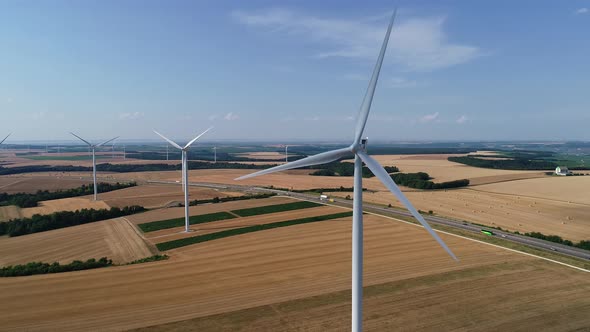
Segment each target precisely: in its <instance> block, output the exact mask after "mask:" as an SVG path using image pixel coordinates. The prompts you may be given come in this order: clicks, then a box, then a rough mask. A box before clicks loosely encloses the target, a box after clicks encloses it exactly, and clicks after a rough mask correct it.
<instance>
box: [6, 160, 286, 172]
mask: <svg viewBox="0 0 590 332" xmlns="http://www.w3.org/2000/svg"><path fill="white" fill-rule="evenodd" d="M272 166H276V165H255V164H244V163H230V162H217V163H210V162H205V161H189V168H190V169H263V168H267V167H272ZM180 169H181V165H180V163H179V164H175V165H169V164H144V165H141V164H110V163H104V164H98V165H96V170H97V171H100V172H113V173H130V172H160V171H178V170H180ZM91 171H92V167H86V166H49V165H34V166H18V167H2V166H0V175H11V174H22V173H39V172H91Z"/></svg>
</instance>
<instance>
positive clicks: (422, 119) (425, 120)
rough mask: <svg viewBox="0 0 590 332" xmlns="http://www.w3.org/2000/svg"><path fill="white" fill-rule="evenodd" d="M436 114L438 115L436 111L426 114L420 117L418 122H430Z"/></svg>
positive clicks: (434, 118) (435, 117)
mask: <svg viewBox="0 0 590 332" xmlns="http://www.w3.org/2000/svg"><path fill="white" fill-rule="evenodd" d="M438 115H439V113H438V112H435V113H433V114H426V115H425V116H423V117H421V118H420V122H423V123H426V122H432V121H434V120H436V119H437V118H438Z"/></svg>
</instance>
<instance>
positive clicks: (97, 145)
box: [96, 136, 121, 147]
mask: <svg viewBox="0 0 590 332" xmlns="http://www.w3.org/2000/svg"><path fill="white" fill-rule="evenodd" d="M119 137H121V136H117V137H115V138H111V139H110V140H108V141H104V142H102V143H100V144H96V147H99V146H102V145H105V144H107V143H108V142H110V141H114V140H116V139H117V138H119Z"/></svg>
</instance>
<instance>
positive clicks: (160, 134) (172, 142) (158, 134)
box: [154, 130, 182, 150]
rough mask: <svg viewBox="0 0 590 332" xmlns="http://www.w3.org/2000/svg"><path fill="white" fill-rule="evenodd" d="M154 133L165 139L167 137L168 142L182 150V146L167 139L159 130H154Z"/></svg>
mask: <svg viewBox="0 0 590 332" xmlns="http://www.w3.org/2000/svg"><path fill="white" fill-rule="evenodd" d="M154 133H156V134H157V135H158V136H160V137H162V138H163V139H165V140H166V141H167V142H168V143H170V144H172V146H173V147H175V148H177V149H179V150H182V147H181V146H180V145H178V144H176V143H174V142H173V141H171V140H169V139H167V138H166V137H165V136H164V135H162V134H160V133H159V132H157V131H155V130H154Z"/></svg>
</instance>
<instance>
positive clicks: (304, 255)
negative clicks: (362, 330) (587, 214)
mask: <svg viewBox="0 0 590 332" xmlns="http://www.w3.org/2000/svg"><path fill="white" fill-rule="evenodd" d="M350 233H351V227H350V218H345V219H342V220H330V221H325V222H318V223H313V224H307V225H297V226H291V227H285V228H279V229H273V230H268V231H261V232H256V233H250V234H244V235H240V236H234V237H229V238H226V239H222V240H216V241H210V242H204V243H201V244H197V245H192V246H188V247H184V248H179V249H176V250H172V251H170V253H171V255H172V257H171V259H170V260H168V261H162V262H155V263H148V264H140V265H134V266H122V267H112V268H104V269H97V270H88V271H80V272H73V273H65V274H55V275H42V276H32V277H22V278H3V279H0V288H1V289H2V290H3V291H2V292H0V303H4V304H5V305H4V306H3V308H2V313H3V316H2V328H3V329H6V330H16V329H26V330H62V331H69V330H80V331H81V330H103V331H109V330H125V329H130V328H135V327H142V326H150V325H157V324H162V323H169V322H175V321H179V320H185V319H192V318H198V317H207V316H211V315H216V314H227V316H218V317H217V319H216V317H211V319H210V320H209V322H210V325H189V327H188V328H185V329H188V330H221V328H226V330H228V329H229V330H232V327H231V324H237V326H239V327H241V328H242V329H245V330H251V331H253V330H256V331H269V330H289V329H291V330H295V329H296V327H297V326H303V327H309V328H313V329H317V330H325V329H331V330H346V329H348V324H349V320H348V318H349V317H348V313H347V312H348V311H349V307H348V301H349V300H348V299H349V298H348V296H346V295H344V296H342V295H340V296H338V295H337V294H338V293H337V292H341V291H346V290H348V289H350V283H351V280H350V241H351V239H350ZM441 236H442V238H443V239H444V240H445V241H446V242H447V244H448V245H449V246H450V247H451V248H452V249H453V250H454V251H455V253H456V254H457V256H458V257H459V258H460V259H461V261H460V262H458V263H455V262H453V261H452V260H451V259H450V258H449V257H448V256H446V254H445V253H444V251H443V250H441V249H440V248H439V247H438V245H437V244H436V242H434V241H433V240H432V239H431V238H430V237H429V235H428V234H427V233H426V232H425V231H424V230H423V229H421V228H419V227H415V226H413V225H408V224H404V223H399V222H395V221H392V220H389V219H385V218H382V217H376V216H372V215H369V216H367V217H366V223H365V286H375V285H386V286H383V287H381V288H379V287H377V286H375V287H377V288H375V287H373V288H371V287H369V288H367V292H366V298H367V299H368V301H367V306H366V310H365V319H366V321H367V323H366V324H367V327H368V328H369V329H374V330H377V329H381V330H392V329H395V327H399V326H403V328H405V329H408V330H416V329H420V328H423V329H430V330H437V331H440V330H448V329H464V330H476V329H480V330H515V329H516V330H518V329H520V330H525V329H526V328H528V327H530V326H535V327H537V328H538V327H545V328H550V329H553V330H564V329H577V328H582V327H584V326H586V327H587V326H588V325H589V324H590V316H588V315H587V311H588V308H590V298H588V296H587V293H588V292H589V291H590V279H589V278H588V274H587V273H585V272H581V271H578V270H573V269H570V268H567V267H564V266H561V265H555V264H553V263H549V262H546V261H541V260H539V259H536V258H532V257H529V256H524V255H520V254H516V253H513V252H510V251H506V250H503V249H499V248H496V247H492V246H488V245H484V244H481V243H477V242H472V241H469V240H465V239H462V238H458V237H454V236H449V235H445V234H442V235H441ZM387 285H390V286H387ZM369 290H372V292H371V291H369ZM326 294H329V295H327V297H318V298H312V299H309V298H310V297H311V296H321V295H326ZM306 299H309V301H310V302H303V304H302V305H296V304H297V303H300V302H289V301H295V300H301V301H306ZM278 303H287V305H283V306H282V305H280V304H278ZM288 303H292V304H293V303H294V304H295V305H291V306H289V305H288ZM273 304H277V305H275V306H273V307H266V308H268V309H270V310H269V311H264V310H263V311H262V312H260V311H256V310H255V309H252V310H254V315H248V313H249V311H245V314H243V315H239V314H238V315H237V316H238V318H236V315H235V314H234V312H236V311H237V310H244V309H249V308H256V307H259V306H269V305H273ZM273 309H277V310H273ZM283 310H284V311H283ZM268 317H277V319H276V320H272V319H267V318H268ZM204 319H205V318H204ZM297 320H300V321H299V322H298V321H297ZM251 321H254V322H255V323H254V324H249V322H251ZM240 322H242V323H240ZM187 324H191V323H190V322H188V323H187ZM195 324H196V323H195ZM211 324H212V325H211ZM226 324H227V325H226ZM529 324H530V325H529ZM234 326H236V325H234Z"/></svg>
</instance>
